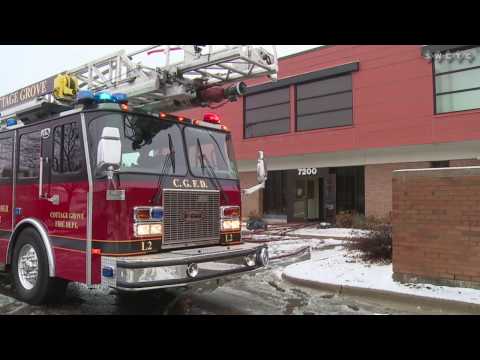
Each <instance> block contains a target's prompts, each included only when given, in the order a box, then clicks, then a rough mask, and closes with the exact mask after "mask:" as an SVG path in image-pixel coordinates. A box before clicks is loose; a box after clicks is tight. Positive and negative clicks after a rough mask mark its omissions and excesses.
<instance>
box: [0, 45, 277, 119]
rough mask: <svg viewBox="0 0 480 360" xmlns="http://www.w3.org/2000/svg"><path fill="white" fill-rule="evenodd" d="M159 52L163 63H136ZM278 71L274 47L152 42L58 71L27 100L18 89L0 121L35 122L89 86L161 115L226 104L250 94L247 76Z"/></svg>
mask: <svg viewBox="0 0 480 360" xmlns="http://www.w3.org/2000/svg"><path fill="white" fill-rule="evenodd" d="M158 53H160V54H161V55H163V58H164V61H163V64H162V65H161V66H159V67H149V66H145V65H142V63H141V62H135V59H136V58H139V57H141V56H145V55H147V56H155V54H158ZM176 58H180V60H177V61H175V59H176ZM277 72H278V60H277V54H276V48H275V46H272V51H271V52H268V51H267V50H266V49H265V48H262V47H259V46H253V45H152V46H149V47H147V48H144V49H141V50H138V51H135V52H133V53H130V54H127V53H126V52H125V50H121V51H118V52H116V53H114V54H111V55H108V56H105V57H102V58H100V59H96V60H94V61H91V62H89V63H87V64H84V65H82V66H79V67H77V68H74V69H70V70H68V71H65V72H63V73H61V74H59V75H57V76H56V77H55V79H54V80H53V81H50V82H53V84H52V85H51V86H50V87H48V86H46V89H44V91H43V92H42V91H38V96H35V97H32V98H29V99H28V100H27V101H18V94H16V96H15V99H17V103H16V104H14V105H13V106H7V107H5V106H3V107H2V103H1V102H0V123H1V121H3V122H5V121H6V120H7V119H8V118H11V117H12V116H14V117H16V118H17V119H19V120H21V121H22V122H23V123H30V122H32V121H35V120H39V119H42V118H45V117H46V116H50V115H52V114H55V113H59V112H62V111H66V110H69V109H73V108H74V104H75V98H76V96H77V95H78V94H79V93H80V92H81V91H86V90H88V91H91V92H94V93H98V92H101V91H106V92H110V93H123V94H126V95H127V96H128V103H129V107H130V108H132V109H136V110H142V111H145V112H149V113H157V114H158V112H176V111H182V110H186V109H189V108H194V107H199V106H201V107H206V106H210V105H212V104H215V103H220V105H221V103H222V102H228V101H235V100H236V99H237V98H238V97H239V96H242V95H244V94H245V90H246V85H245V83H243V80H247V79H252V78H255V77H261V76H268V77H269V78H270V79H271V80H273V81H275V80H276V79H277ZM51 80H52V79H51ZM232 84H233V85H232ZM32 93H35V91H32ZM12 94H14V93H12ZM12 94H10V95H12ZM24 97H25V96H24ZM26 97H28V96H26ZM20 98H21V96H20ZM0 99H2V98H0ZM3 101H5V100H3Z"/></svg>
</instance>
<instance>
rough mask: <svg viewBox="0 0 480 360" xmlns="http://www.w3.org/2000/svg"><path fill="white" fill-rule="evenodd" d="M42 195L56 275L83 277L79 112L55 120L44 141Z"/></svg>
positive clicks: (82, 168) (82, 163) (83, 187)
mask: <svg viewBox="0 0 480 360" xmlns="http://www.w3.org/2000/svg"><path fill="white" fill-rule="evenodd" d="M45 145H46V146H45V149H46V156H47V157H48V159H49V161H48V162H45V163H44V175H45V178H44V179H45V182H46V184H45V186H44V191H45V194H44V197H43V199H42V200H41V201H42V207H43V208H44V209H45V210H44V211H45V213H46V214H47V219H46V223H47V226H48V231H49V234H50V238H51V240H52V242H53V244H54V247H55V257H56V262H57V264H56V266H57V276H58V277H62V278H65V279H68V280H73V281H80V282H84V281H85V280H86V275H85V274H86V267H85V261H86V258H85V251H86V234H87V194H88V181H87V173H86V164H85V156H84V154H85V153H84V150H83V138H82V131H81V123H80V115H79V114H75V115H72V116H68V117H65V118H62V119H61V120H58V121H55V123H54V124H52V125H51V129H50V136H49V138H48V140H47V141H45Z"/></svg>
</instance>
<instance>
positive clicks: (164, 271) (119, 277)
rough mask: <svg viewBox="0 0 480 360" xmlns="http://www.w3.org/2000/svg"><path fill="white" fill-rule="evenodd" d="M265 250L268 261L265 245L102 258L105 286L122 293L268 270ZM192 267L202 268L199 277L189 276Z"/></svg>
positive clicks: (217, 247)
mask: <svg viewBox="0 0 480 360" xmlns="http://www.w3.org/2000/svg"><path fill="white" fill-rule="evenodd" d="M262 249H265V250H264V251H267V253H266V254H267V258H268V250H267V246H266V245H264V244H263V245H258V244H239V245H231V246H213V247H206V248H197V249H187V250H172V251H169V252H165V253H159V254H152V255H144V256H129V257H109V256H102V265H101V271H102V285H104V286H108V287H111V288H115V289H117V290H121V291H142V290H153V289H162V288H170V287H183V286H189V285H195V284H197V283H200V282H204V281H210V280H213V279H219V278H224V277H226V276H230V275H236V274H240V273H244V272H248V271H253V270H258V269H260V268H262V267H264V266H265V265H264V263H265V259H263V261H262V258H261V252H262ZM249 255H250V256H252V257H255V265H253V266H248V265H247V264H246V261H245V258H246V257H247V256H249ZM267 262H268V261H267ZM192 264H193V266H195V265H196V267H197V269H198V274H197V275H196V276H195V277H191V276H189V275H188V274H187V269H188V267H189V266H191V265H192Z"/></svg>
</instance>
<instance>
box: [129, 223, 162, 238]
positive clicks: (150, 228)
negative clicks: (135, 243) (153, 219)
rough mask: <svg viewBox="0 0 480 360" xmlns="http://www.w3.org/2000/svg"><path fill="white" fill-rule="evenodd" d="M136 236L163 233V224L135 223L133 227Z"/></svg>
mask: <svg viewBox="0 0 480 360" xmlns="http://www.w3.org/2000/svg"><path fill="white" fill-rule="evenodd" d="M133 231H134V235H135V236H136V237H144V236H158V235H162V233H163V226H162V224H160V223H150V224H135V225H134V227H133Z"/></svg>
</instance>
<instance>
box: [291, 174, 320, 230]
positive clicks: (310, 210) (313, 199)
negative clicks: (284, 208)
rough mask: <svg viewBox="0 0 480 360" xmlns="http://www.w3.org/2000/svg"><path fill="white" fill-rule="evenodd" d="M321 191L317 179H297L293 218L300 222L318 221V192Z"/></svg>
mask: <svg viewBox="0 0 480 360" xmlns="http://www.w3.org/2000/svg"><path fill="white" fill-rule="evenodd" d="M321 190H322V191H323V189H321V186H320V182H319V179H318V178H305V179H302V178H300V179H297V180H296V181H295V202H294V207H293V213H294V218H295V219H298V220H300V221H309V220H319V219H320V217H321V214H320V212H321V211H320V205H321V204H320V191H321Z"/></svg>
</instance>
